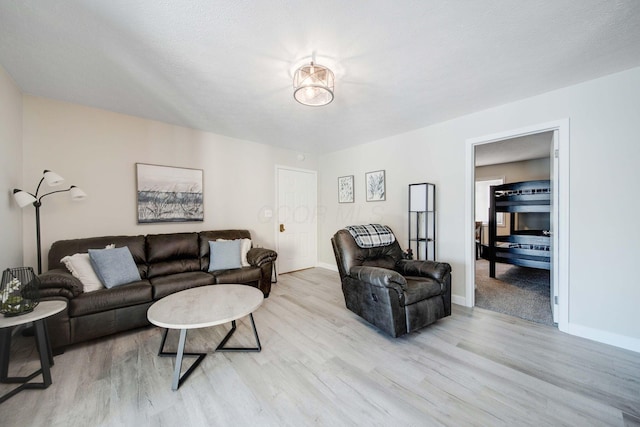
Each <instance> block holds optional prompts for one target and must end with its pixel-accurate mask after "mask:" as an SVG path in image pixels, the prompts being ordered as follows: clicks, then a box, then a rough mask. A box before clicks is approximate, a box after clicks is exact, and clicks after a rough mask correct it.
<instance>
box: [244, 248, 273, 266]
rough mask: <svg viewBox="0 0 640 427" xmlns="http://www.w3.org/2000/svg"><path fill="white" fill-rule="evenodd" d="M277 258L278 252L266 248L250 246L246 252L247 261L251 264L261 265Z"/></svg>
mask: <svg viewBox="0 0 640 427" xmlns="http://www.w3.org/2000/svg"><path fill="white" fill-rule="evenodd" d="M276 258H278V253H277V252H276V251H273V250H271V249H266V248H251V249H249V252H247V262H248V263H249V264H251V265H253V266H256V267H261V266H263V265H264V264H266V263H268V262H273V261H275V260H276Z"/></svg>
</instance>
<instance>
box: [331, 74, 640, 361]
mask: <svg viewBox="0 0 640 427" xmlns="http://www.w3.org/2000/svg"><path fill="white" fill-rule="evenodd" d="M639 111H640V68H635V69H632V70H628V71H625V72H622V73H617V74H613V75H610V76H606V77H603V78H600V79H596V80H592V81H589V82H585V83H582V84H579V85H575V86H571V87H568V88H564V89H560V90H556V91H553V92H549V93H546V94H542V95H539V96H536V97H532V98H527V99H524V100H521V101H518V102H514V103H511V104H507V105H503V106H500V107H496V108H493V109H490V110H485V111H481V112H477V113H474V114H471V115H468V116H464V117H460V118H457V119H454V120H450V121H447V122H443V123H439V124H436V125H433V126H429V127H426V128H422V129H418V130H416V131H413V132H409V133H405V134H402V135H396V136H394V137H391V138H386V139H383V140H379V141H374V142H371V143H368V144H364V145H360V146H357V147H354V148H351V149H347V150H342V151H339V152H334V153H330V154H327V155H324V156H321V158H320V159H319V170H320V174H319V186H320V188H319V199H320V203H321V205H322V211H323V212H324V214H323V215H322V217H321V218H320V223H319V242H320V247H319V250H318V253H319V258H320V262H321V263H323V264H326V265H335V260H334V257H333V253H332V250H331V246H330V243H329V239H330V238H331V235H332V234H333V233H334V232H335V231H336V230H338V229H339V228H341V227H343V226H345V225H347V224H352V223H361V222H380V223H385V224H388V225H389V226H391V227H392V228H393V229H394V231H395V232H396V234H397V235H398V237H399V238H400V242H401V243H403V246H406V243H405V242H406V239H407V234H406V233H407V214H406V210H407V191H408V190H407V185H408V184H410V183H416V182H425V181H426V182H433V183H435V184H436V185H437V210H438V214H437V215H438V216H437V220H438V224H437V236H438V246H437V251H438V259H440V260H443V261H447V262H449V263H451V265H452V268H453V286H452V287H453V293H454V295H456V297H457V299H458V300H459V301H460V300H462V301H464V300H465V299H466V295H465V284H464V278H465V268H466V267H465V239H466V238H467V236H465V219H464V212H465V204H467V203H469V202H470V201H468V200H465V141H466V140H467V139H470V138H477V137H482V136H485V135H490V134H495V133H498V132H503V131H507V130H512V129H519V128H524V127H527V126H531V125H535V124H541V123H547V122H551V121H555V120H560V119H564V118H569V119H570V128H571V129H570V155H571V159H570V171H569V175H570V180H569V184H570V200H568V202H569V206H570V218H569V219H570V220H569V233H570V242H569V246H570V255H569V258H570V259H569V283H568V289H569V297H570V301H569V323H570V325H569V332H571V333H575V334H578V335H582V336H587V337H589V338H594V339H598V340H600V341H604V342H610V343H612V344H615V345H619V346H622V347H626V348H632V349H634V350H636V351H640V319H639V316H638V314H637V313H638V311H637V306H638V301H640V286H638V279H637V271H636V270H637V269H636V266H635V263H636V262H637V258H638V253H639V251H638V247H637V244H638V242H639V241H640V228H639V227H637V226H636V224H637V215H638V212H640V199H639V198H638V197H637V196H636V194H637V193H638V189H637V185H638V183H639V182H640V167H638V161H639V159H640V143H639V141H640V139H639V135H640V120H639V117H638V112H639ZM377 169H385V170H386V174H387V195H388V196H387V200H386V201H384V202H376V203H366V202H364V194H363V186H364V184H363V180H364V173H365V172H367V171H372V170H377ZM351 174H355V176H356V189H357V190H358V192H357V193H356V203H355V204H351V205H344V204H341V205H339V204H338V203H337V201H336V186H337V177H338V176H342V175H351ZM560 202H561V203H562V202H563V201H560ZM564 202H565V203H566V202H567V201H564ZM614 212H615V215H614ZM614 218H615V221H614V220H613V219H614ZM605 230H606V231H605Z"/></svg>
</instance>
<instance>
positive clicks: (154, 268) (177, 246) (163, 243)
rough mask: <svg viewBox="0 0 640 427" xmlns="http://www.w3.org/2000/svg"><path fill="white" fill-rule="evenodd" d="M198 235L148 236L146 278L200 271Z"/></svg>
mask: <svg viewBox="0 0 640 427" xmlns="http://www.w3.org/2000/svg"><path fill="white" fill-rule="evenodd" d="M199 254H200V252H199V250H198V233H170V234H149V235H148V236H147V263H148V264H149V273H148V277H149V278H150V279H151V278H153V277H158V276H166V275H168V274H175V273H186V272H189V271H198V270H200V259H199Z"/></svg>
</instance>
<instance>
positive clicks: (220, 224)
mask: <svg viewBox="0 0 640 427" xmlns="http://www.w3.org/2000/svg"><path fill="white" fill-rule="evenodd" d="M23 103H24V138H23V141H24V156H25V159H29V161H28V162H25V164H24V182H25V183H28V185H27V186H28V188H25V190H27V191H35V187H36V185H37V183H38V180H39V179H40V178H41V176H42V171H43V170H44V169H50V170H52V171H55V172H56V173H58V174H60V175H62V176H63V177H64V178H65V179H66V181H65V184H66V185H67V186H66V187H64V188H68V185H71V184H75V185H77V186H78V187H80V188H82V189H83V190H84V191H85V192H86V193H87V194H88V198H87V199H85V200H83V201H81V202H72V201H71V200H70V198H69V197H68V194H69V193H62V194H54V195H52V196H48V197H46V198H45V199H44V200H43V205H42V208H41V223H42V243H43V245H42V246H43V249H44V253H43V263H44V265H45V267H46V257H47V255H46V254H47V251H48V248H49V247H50V246H51V243H52V242H54V241H56V240H60V239H72V238H81V237H91V236H103V235H120V234H123V235H132V234H151V233H170V232H186V231H199V230H216V229H226V228H246V229H249V230H250V231H251V234H252V237H253V239H254V244H256V245H261V246H265V247H271V248H275V241H274V236H275V230H274V223H273V221H274V219H273V218H275V217H276V215H275V209H274V207H273V204H274V200H275V195H274V194H275V193H274V188H275V173H274V171H275V165H276V164H281V165H289V166H294V167H299V168H306V169H312V170H315V169H316V167H317V163H316V159H315V158H314V157H313V156H310V155H308V154H306V158H305V160H304V161H299V160H297V158H296V157H297V155H298V154H299V153H297V152H294V151H290V150H282V149H277V148H274V147H270V146H267V145H264V144H258V143H254V142H248V141H241V140H237V139H232V138H227V137H223V136H220V135H215V134H212V133H208V132H202V131H197V130H193V129H188V128H184V127H179V126H174V125H169V124H166V123H161V122H157V121H152V120H146V119H142V118H138V117H133V116H127V115H123V114H116V113H112V112H108V111H104V110H99V109H95V108H89V107H84V106H80V105H76V104H69V103H64V102H59V101H54V100H51V99H46V98H38V97H33V96H24V99H23ZM136 162H139V163H150V164H158V165H168V166H179V167H188V168H198V169H203V170H204V205H205V207H204V215H205V219H204V222H203V223H200V222H196V223H180V224H176V223H162V224H147V225H138V224H137V222H136V215H137V213H136V175H135V171H136V168H135V164H136ZM61 188H63V187H61ZM45 190H48V188H45ZM41 194H42V193H41ZM265 208H270V209H274V217H273V218H266V217H265V216H264V212H263V210H264V209H265ZM34 221H35V219H34V209H29V208H25V214H24V227H23V228H24V257H25V261H26V262H27V263H29V264H30V265H35V263H36V262H35V258H36V249H35V225H34V224H35V222H34Z"/></svg>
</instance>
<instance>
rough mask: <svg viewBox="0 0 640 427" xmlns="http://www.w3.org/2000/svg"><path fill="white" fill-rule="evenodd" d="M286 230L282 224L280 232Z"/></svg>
mask: <svg viewBox="0 0 640 427" xmlns="http://www.w3.org/2000/svg"><path fill="white" fill-rule="evenodd" d="M283 231H284V224H280V232H281V233H282V232H283Z"/></svg>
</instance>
